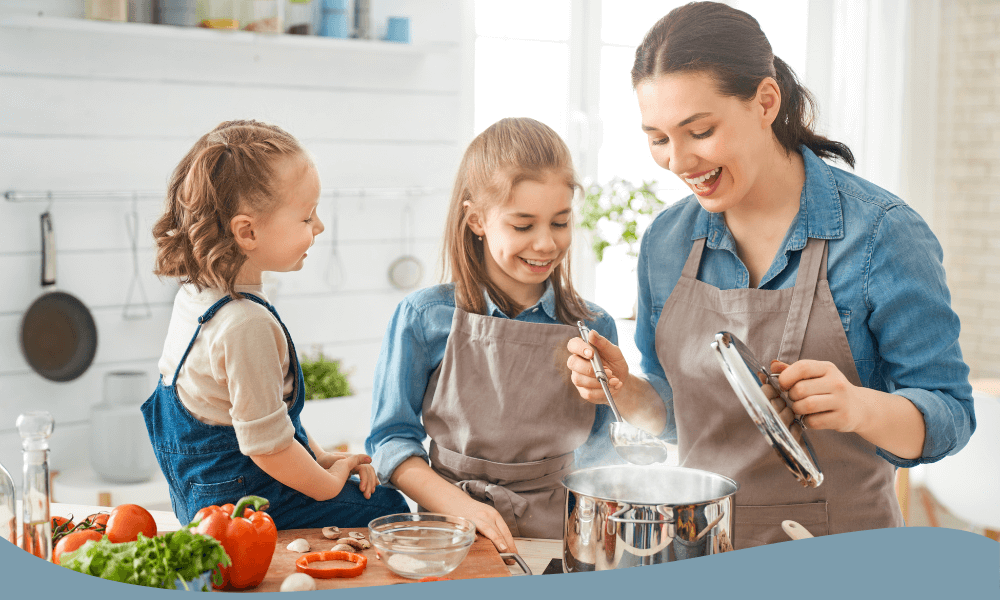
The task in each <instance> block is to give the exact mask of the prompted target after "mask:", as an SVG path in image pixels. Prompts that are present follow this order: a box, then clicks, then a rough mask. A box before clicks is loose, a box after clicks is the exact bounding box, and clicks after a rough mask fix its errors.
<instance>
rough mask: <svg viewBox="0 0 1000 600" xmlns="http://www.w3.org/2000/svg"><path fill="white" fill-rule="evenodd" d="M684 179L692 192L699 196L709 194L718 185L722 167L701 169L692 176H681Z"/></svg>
mask: <svg viewBox="0 0 1000 600" xmlns="http://www.w3.org/2000/svg"><path fill="white" fill-rule="evenodd" d="M683 179H684V181H685V182H686V183H687V184H688V185H690V186H691V189H692V190H694V193H696V194H698V195H699V196H711V195H712V194H713V193H714V192H715V190H716V188H717V187H718V186H719V181H720V180H721V179H722V167H715V168H714V169H712V170H710V171H702V172H701V173H698V174H696V175H694V176H690V177H689V176H685V177H683Z"/></svg>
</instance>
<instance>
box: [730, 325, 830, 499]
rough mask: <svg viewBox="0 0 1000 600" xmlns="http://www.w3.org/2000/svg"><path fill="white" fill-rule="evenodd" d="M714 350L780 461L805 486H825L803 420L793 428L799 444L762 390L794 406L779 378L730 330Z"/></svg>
mask: <svg viewBox="0 0 1000 600" xmlns="http://www.w3.org/2000/svg"><path fill="white" fill-rule="evenodd" d="M712 349H713V350H715V356H716V358H718V359H719V364H720V365H721V366H722V371H723V373H725V375H726V379H727V380H729V385H731V386H732V387H733V391H735V392H736V396H737V397H738V398H739V399H740V403H742V404H743V408H745V409H746V411H747V414H749V415H750V418H751V419H753V422H754V424H755V425H757V429H759V430H760V433H761V435H763V436H764V439H765V440H767V443H768V444H770V445H771V447H772V448H774V451H775V452H776V453H777V454H778V456H779V457H780V458H781V461H782V462H783V463H784V464H785V466H787V467H788V469H789V470H790V471H791V472H792V474H793V475H795V478H796V479H798V480H799V482H800V483H802V485H803V486H805V487H818V486H819V485H820V484H821V483H823V471H822V469H820V467H819V461H818V460H817V459H816V453H815V452H814V451H813V447H812V444H810V443H809V438H808V437H807V436H806V432H805V427H804V425H803V424H802V421H801V420H799V419H796V420H795V421H793V422H792V425H791V427H792V430H795V429H797V430H798V431H797V432H796V433H801V434H802V436H801V437H802V444H800V443H799V442H798V441H797V440H796V439H795V437H794V436H793V435H792V430H790V429H789V428H788V427H787V426H785V423H784V421H782V420H781V418H780V417H779V416H778V413H777V411H775V410H774V407H773V406H771V401H770V400H769V399H768V397H767V395H766V394H765V393H764V390H763V388H764V387H765V386H768V387H770V388H771V389H773V390H774V391H776V392H777V393H778V395H779V396H780V397H781V399H782V400H784V402H785V404H786V405H788V406H791V404H792V402H791V400H789V398H788V395H787V394H786V393H785V392H784V390H782V389H781V388H780V387H779V386H778V383H777V381H778V376H777V375H774V374H772V373H771V372H770V371H769V370H768V369H767V367H765V366H763V365H762V364H761V363H760V361H758V360H757V357H755V356H754V355H753V353H752V352H750V349H749V348H747V346H746V344H744V343H743V342H741V341H740V340H739V338H737V337H736V336H735V335H733V334H732V333H729V332H728V331H721V332H719V333H717V334H715V341H714V342H712ZM772 382H773V385H772ZM803 446H804V448H803Z"/></svg>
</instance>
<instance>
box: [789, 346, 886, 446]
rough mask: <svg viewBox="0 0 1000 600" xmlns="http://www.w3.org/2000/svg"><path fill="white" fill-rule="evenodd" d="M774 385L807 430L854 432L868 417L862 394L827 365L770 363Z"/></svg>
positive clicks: (797, 362)
mask: <svg viewBox="0 0 1000 600" xmlns="http://www.w3.org/2000/svg"><path fill="white" fill-rule="evenodd" d="M771 372H772V373H776V374H778V383H780V384H781V387H782V388H783V389H785V390H787V391H788V397H789V399H791V400H792V410H793V411H794V412H795V414H797V415H802V422H803V423H805V426H806V427H808V428H809V429H833V430H836V431H840V432H843V433H847V432H857V431H858V430H859V429H860V428H861V427H862V425H863V424H864V422H865V419H866V418H867V416H866V415H867V414H868V405H867V404H866V402H865V400H864V399H863V398H864V396H865V395H864V394H861V393H859V390H862V389H864V388H858V387H857V386H855V385H854V384H852V383H851V382H850V381H848V380H847V377H846V376H844V374H843V373H841V372H840V369H838V368H837V366H836V365H835V364H833V363H831V362H825V361H818V360H800V361H796V362H795V363H793V364H791V365H788V364H785V363H783V362H781V361H777V360H776V361H774V362H772V363H771Z"/></svg>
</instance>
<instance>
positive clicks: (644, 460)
mask: <svg viewBox="0 0 1000 600" xmlns="http://www.w3.org/2000/svg"><path fill="white" fill-rule="evenodd" d="M576 326H577V328H579V330H580V337H582V338H583V341H585V342H587V345H588V346H590V329H589V328H588V327H587V326H586V325H584V324H583V321H577V322H576ZM590 351H591V352H592V353H593V354H592V358H591V359H590V364H591V365H592V366H593V367H594V376H595V377H597V380H598V381H600V382H601V387H602V388H603V389H604V396H605V397H606V398H607V399H608V406H610V407H611V412H612V413H614V415H615V422H614V423H612V424H611V426H610V428H609V429H610V431H609V433H610V435H611V444H612V445H613V446H614V447H615V452H617V453H618V456H620V457H622V459H623V460H625V461H626V462H630V463H632V464H633V465H651V464H653V463H662V462H666V460H667V456H668V454H669V450H670V446H669V445H668V444H667V443H666V442H664V441H663V440H661V439H660V438H658V437H654V436H652V435H649V434H648V433H646V432H645V431H643V430H641V429H639V428H638V427H636V426H634V425H632V424H631V423H629V422H628V421H626V420H625V419H623V418H622V415H621V413H620V412H618V407H617V406H615V399H614V398H612V397H611V388H609V387H608V375H607V374H606V373H605V372H604V363H603V362H601V355H600V354H599V353H598V352H597V350H596V349H595V348H594V347H593V346H590Z"/></svg>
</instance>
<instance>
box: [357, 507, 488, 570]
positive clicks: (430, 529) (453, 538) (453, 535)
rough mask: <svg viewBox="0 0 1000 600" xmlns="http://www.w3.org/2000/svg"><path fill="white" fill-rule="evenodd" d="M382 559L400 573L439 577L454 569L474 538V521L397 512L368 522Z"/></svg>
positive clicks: (371, 537)
mask: <svg viewBox="0 0 1000 600" xmlns="http://www.w3.org/2000/svg"><path fill="white" fill-rule="evenodd" d="M368 537H369V539H371V542H372V545H373V546H375V549H376V550H378V553H379V556H380V557H381V558H382V563H383V564H385V566H387V567H389V570H390V571H392V572H393V573H395V574H396V575H399V576H401V577H406V578H409V579H421V578H423V577H441V576H443V575H447V574H448V573H451V572H452V571H454V570H455V568H456V567H458V565H459V564H460V563H461V562H462V560H464V559H465V556H466V555H467V554H468V553H469V548H471V547H472V543H473V542H475V541H476V525H475V524H474V523H473V522H472V521H470V520H468V519H463V518H462V517H453V516H451V515H440V514H436V513H401V514H397V515H388V516H385V517H380V518H378V519H375V520H374V521H372V522H371V523H369V524H368Z"/></svg>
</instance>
